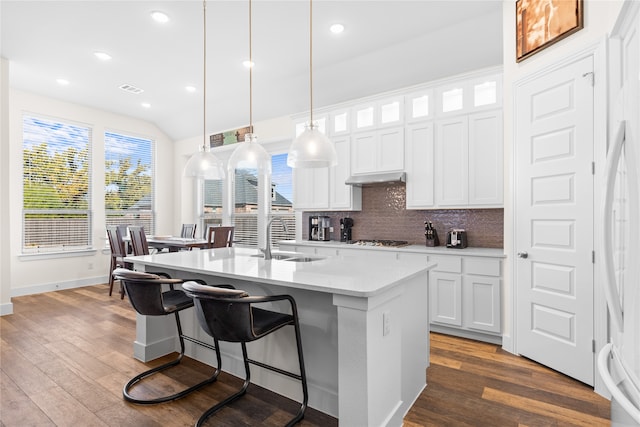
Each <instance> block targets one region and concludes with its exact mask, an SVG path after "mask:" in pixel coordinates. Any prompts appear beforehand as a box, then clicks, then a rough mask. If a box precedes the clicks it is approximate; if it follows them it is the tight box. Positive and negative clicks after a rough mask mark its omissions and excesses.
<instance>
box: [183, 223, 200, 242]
mask: <svg viewBox="0 0 640 427" xmlns="http://www.w3.org/2000/svg"><path fill="white" fill-rule="evenodd" d="M180 237H183V238H186V239H195V238H196V224H182V230H181V231H180Z"/></svg>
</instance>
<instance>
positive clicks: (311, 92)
mask: <svg viewBox="0 0 640 427" xmlns="http://www.w3.org/2000/svg"><path fill="white" fill-rule="evenodd" d="M309 123H310V125H311V126H310V129H313V0H309Z"/></svg>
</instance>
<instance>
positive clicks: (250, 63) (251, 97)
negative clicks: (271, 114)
mask: <svg viewBox="0 0 640 427" xmlns="http://www.w3.org/2000/svg"><path fill="white" fill-rule="evenodd" d="M251 3H252V2H251V0H249V132H250V133H251V134H253V50H252V49H251V38H252V32H251V27H252V25H251V15H252V14H251Z"/></svg>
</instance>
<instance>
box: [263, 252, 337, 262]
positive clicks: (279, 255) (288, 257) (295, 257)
mask: <svg viewBox="0 0 640 427" xmlns="http://www.w3.org/2000/svg"><path fill="white" fill-rule="evenodd" d="M251 256H252V257H256V258H264V254H255V255H251ZM324 258H325V257H321V256H309V255H306V254H303V253H297V252H272V253H271V259H272V260H276V261H292V262H311V261H319V260H321V259H324Z"/></svg>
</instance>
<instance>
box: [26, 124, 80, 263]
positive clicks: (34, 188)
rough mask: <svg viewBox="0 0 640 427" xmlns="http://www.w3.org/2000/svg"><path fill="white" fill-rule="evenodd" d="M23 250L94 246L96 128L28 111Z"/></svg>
mask: <svg viewBox="0 0 640 427" xmlns="http://www.w3.org/2000/svg"><path fill="white" fill-rule="evenodd" d="M22 132H23V135H22V141H23V142H22V144H23V145H22V150H23V180H22V182H23V184H22V185H23V238H22V252H23V253H43V252H63V251H73V250H83V249H88V248H90V247H91V244H92V242H91V210H90V206H91V187H90V185H89V182H90V179H89V177H90V174H91V171H90V165H91V129H90V128H89V127H87V126H83V125H78V124H70V123H62V122H59V121H55V120H49V119H44V118H40V117H34V116H30V115H25V116H23V121H22Z"/></svg>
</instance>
